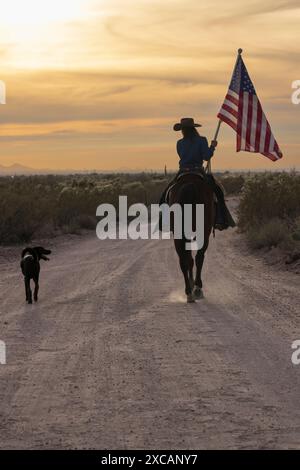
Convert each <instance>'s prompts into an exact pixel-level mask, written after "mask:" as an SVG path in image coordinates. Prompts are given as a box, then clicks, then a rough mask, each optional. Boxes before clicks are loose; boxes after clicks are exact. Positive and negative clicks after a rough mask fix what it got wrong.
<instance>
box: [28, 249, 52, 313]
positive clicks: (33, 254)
mask: <svg viewBox="0 0 300 470" xmlns="http://www.w3.org/2000/svg"><path fill="white" fill-rule="evenodd" d="M50 254H51V250H46V249H45V248H43V247H42V246H35V247H34V248H25V249H24V250H23V251H22V259H21V269H22V273H23V275H24V282H25V292H26V302H28V303H29V304H32V292H31V288H30V280H31V279H33V282H34V284H35V287H34V294H33V298H34V301H35V302H37V300H38V291H39V276H40V260H41V259H43V260H45V261H49V258H47V256H45V255H50Z"/></svg>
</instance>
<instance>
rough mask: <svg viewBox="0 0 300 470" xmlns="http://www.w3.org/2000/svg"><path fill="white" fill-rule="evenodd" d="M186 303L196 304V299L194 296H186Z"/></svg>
mask: <svg viewBox="0 0 300 470" xmlns="http://www.w3.org/2000/svg"><path fill="white" fill-rule="evenodd" d="M186 301H187V303H188V304H192V303H194V302H195V298H194V296H193V294H188V295H187V296H186Z"/></svg>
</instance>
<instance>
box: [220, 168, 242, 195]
mask: <svg viewBox="0 0 300 470" xmlns="http://www.w3.org/2000/svg"><path fill="white" fill-rule="evenodd" d="M218 180H219V181H220V183H221V184H222V186H223V188H224V189H225V192H226V194H228V195H236V194H240V193H241V191H242V189H243V186H244V184H245V176H244V175H234V174H232V173H228V174H224V175H221V176H219V177H218Z"/></svg>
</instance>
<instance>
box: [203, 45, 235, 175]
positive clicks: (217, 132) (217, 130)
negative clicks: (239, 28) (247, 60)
mask: <svg viewBox="0 0 300 470" xmlns="http://www.w3.org/2000/svg"><path fill="white" fill-rule="evenodd" d="M242 52H243V49H241V48H240V49H238V55H237V58H236V62H235V66H234V69H233V70H235V68H236V66H237V63H238V60H239V58H240V56H241V55H242ZM221 124H222V121H221V119H219V122H218V124H217V129H216V132H215V135H214V140H217V139H218V135H219V132H220V127H221ZM206 173H208V174H211V159H209V160H208V162H207V165H206Z"/></svg>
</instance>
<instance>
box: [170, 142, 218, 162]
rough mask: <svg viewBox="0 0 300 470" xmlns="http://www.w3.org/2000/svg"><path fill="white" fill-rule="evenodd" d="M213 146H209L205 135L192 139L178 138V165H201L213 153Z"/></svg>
mask: <svg viewBox="0 0 300 470" xmlns="http://www.w3.org/2000/svg"><path fill="white" fill-rule="evenodd" d="M214 150H215V149H214V147H209V146H208V142H207V139H206V137H202V136H200V135H199V136H196V137H194V138H193V139H180V140H178V142H177V153H178V155H179V158H180V161H179V167H180V168H184V167H195V166H202V165H203V161H204V160H205V161H208V160H210V159H211V157H212V156H213V154H214Z"/></svg>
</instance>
